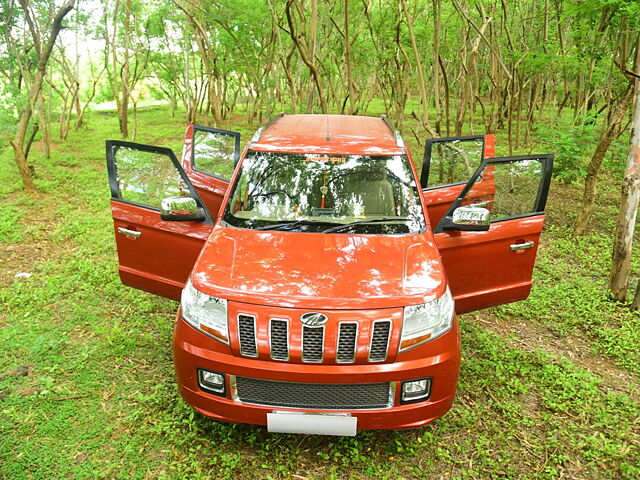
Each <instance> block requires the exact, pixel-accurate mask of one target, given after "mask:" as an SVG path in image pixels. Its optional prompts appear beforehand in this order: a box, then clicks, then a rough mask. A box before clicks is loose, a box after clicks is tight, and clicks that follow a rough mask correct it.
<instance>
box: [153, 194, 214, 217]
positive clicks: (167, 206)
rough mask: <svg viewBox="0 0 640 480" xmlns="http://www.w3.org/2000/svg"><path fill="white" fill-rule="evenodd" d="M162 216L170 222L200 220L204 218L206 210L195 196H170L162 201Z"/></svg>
mask: <svg viewBox="0 0 640 480" xmlns="http://www.w3.org/2000/svg"><path fill="white" fill-rule="evenodd" d="M160 218H161V219H162V220H167V221H169V222H198V221H201V220H204V218H205V215H204V210H203V209H202V208H198V203H197V202H196V200H195V198H191V197H168V198H163V199H162V202H160Z"/></svg>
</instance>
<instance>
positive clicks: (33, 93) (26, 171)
mask: <svg viewBox="0 0 640 480" xmlns="http://www.w3.org/2000/svg"><path fill="white" fill-rule="evenodd" d="M19 2H20V6H21V8H22V13H23V15H24V20H25V23H26V24H27V29H28V31H29V34H30V36H31V41H32V42H33V45H32V48H33V50H34V51H35V58H36V70H35V72H33V74H29V76H30V78H29V79H28V93H27V97H28V99H27V101H26V102H24V104H23V106H22V108H21V110H20V114H19V117H18V123H17V127H16V132H15V135H14V137H13V139H11V140H10V141H9V143H10V144H11V147H12V148H13V154H14V159H15V161H16V165H17V166H18V170H19V172H20V176H21V178H22V183H23V185H24V188H25V189H26V190H27V191H28V192H30V193H36V192H37V189H36V186H35V183H34V182H33V177H32V173H31V169H30V168H29V164H28V156H29V148H30V146H31V142H30V141H27V142H26V143H25V140H27V139H28V137H27V132H28V128H29V124H30V121H31V117H32V115H33V112H34V110H35V109H36V108H38V105H37V103H38V102H42V104H43V103H44V102H43V100H42V85H43V83H44V78H45V73H46V70H47V63H48V62H49V58H50V57H51V52H52V51H53V46H54V45H55V43H56V39H57V38H58V34H59V33H60V30H61V29H62V20H63V19H64V17H65V16H66V15H67V14H68V13H69V12H70V11H71V10H72V9H73V6H74V3H75V0H67V1H66V2H65V3H64V4H63V5H62V6H61V7H60V8H59V9H58V10H57V11H56V13H55V15H54V16H53V18H52V21H51V24H50V26H49V28H48V36H47V37H44V36H42V34H41V32H42V29H41V27H40V26H39V25H38V24H37V23H36V22H37V18H38V17H37V16H36V15H35V13H34V11H33V8H32V5H31V2H30V1H29V0H19ZM8 13H9V15H10V16H9V17H8V18H7V24H8V23H9V22H10V21H13V15H14V14H15V12H12V11H11V10H9V12H8ZM11 33H12V29H11V28H7V39H8V40H13V39H12V37H11ZM9 43H13V44H14V45H15V43H14V42H11V41H10V42H9ZM14 51H15V52H16V54H18V52H17V49H14ZM25 60H26V59H25ZM21 70H22V71H23V76H25V74H26V73H27V72H28V70H27V69H25V68H23V69H21ZM25 80H27V79H26V78H25ZM40 108H41V109H42V106H41V107H40ZM30 138H31V141H33V137H30Z"/></svg>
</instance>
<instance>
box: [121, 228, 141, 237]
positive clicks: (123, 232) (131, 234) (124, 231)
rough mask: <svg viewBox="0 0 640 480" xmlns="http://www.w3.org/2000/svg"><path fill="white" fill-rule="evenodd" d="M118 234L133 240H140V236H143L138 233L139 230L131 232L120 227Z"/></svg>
mask: <svg viewBox="0 0 640 480" xmlns="http://www.w3.org/2000/svg"><path fill="white" fill-rule="evenodd" d="M118 233H121V234H122V235H126V236H127V237H133V238H140V236H141V235H142V232H138V231H137V230H129V229H128V228H124V227H118Z"/></svg>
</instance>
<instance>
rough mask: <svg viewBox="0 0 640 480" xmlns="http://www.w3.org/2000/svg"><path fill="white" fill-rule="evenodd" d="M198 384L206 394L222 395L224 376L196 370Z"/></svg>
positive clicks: (200, 369)
mask: <svg viewBox="0 0 640 480" xmlns="http://www.w3.org/2000/svg"><path fill="white" fill-rule="evenodd" d="M198 383H199V384H200V388H202V389H203V390H206V391H207V392H211V393H216V394H218V395H221V394H224V375H223V374H222V373H218V372H212V371H210V370H203V369H202V368H199V369H198Z"/></svg>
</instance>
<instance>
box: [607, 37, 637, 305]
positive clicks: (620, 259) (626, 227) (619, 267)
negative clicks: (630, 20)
mask: <svg viewBox="0 0 640 480" xmlns="http://www.w3.org/2000/svg"><path fill="white" fill-rule="evenodd" d="M633 76H634V98H633V105H634V106H633V117H632V120H631V140H630V142H629V154H628V156H627V170H626V172H625V175H624V180H623V181H622V197H621V199H620V212H619V214H618V221H617V223H616V231H615V236H614V243H613V259H612V261H611V274H610V276H609V290H610V291H611V294H612V295H613V298H614V299H616V300H617V301H619V302H623V301H624V300H625V299H626V296H627V290H628V288H629V264H630V263H631V246H632V244H633V232H634V229H635V225H636V217H637V214H638V202H639V201H640V35H639V36H638V41H637V43H636V61H635V66H634V71H633ZM639 304H640V299H639V298H638V294H636V298H635V299H634V305H636V307H637V306H638V305H639Z"/></svg>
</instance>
